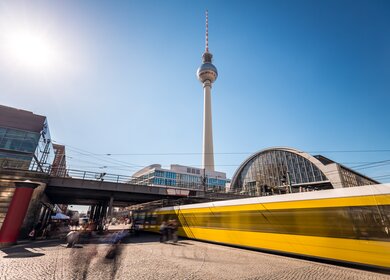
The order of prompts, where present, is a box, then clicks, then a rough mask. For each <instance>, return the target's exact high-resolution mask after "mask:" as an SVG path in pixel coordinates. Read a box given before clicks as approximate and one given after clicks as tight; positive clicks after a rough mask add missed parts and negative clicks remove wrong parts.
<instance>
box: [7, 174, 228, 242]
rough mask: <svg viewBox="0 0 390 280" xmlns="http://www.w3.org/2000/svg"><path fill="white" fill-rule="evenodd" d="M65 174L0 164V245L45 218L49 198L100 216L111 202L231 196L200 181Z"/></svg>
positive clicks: (98, 218) (123, 203)
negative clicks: (167, 182) (170, 183)
mask: <svg viewBox="0 0 390 280" xmlns="http://www.w3.org/2000/svg"><path fill="white" fill-rule="evenodd" d="M64 174H65V175H64V176H52V175H50V172H45V170H42V171H39V172H38V171H29V170H19V169H7V168H0V229H1V230H0V246H1V244H3V245H8V244H13V243H15V242H16V240H17V238H18V236H19V233H20V234H21V235H22V236H23V235H25V236H26V235H27V233H28V231H29V229H31V227H32V226H33V224H34V223H36V222H37V221H39V222H41V223H47V222H48V220H49V218H50V216H51V214H52V213H53V211H54V207H53V205H54V204H65V205H67V204H79V205H91V206H92V207H91V211H90V218H91V219H93V220H95V221H101V220H102V219H103V217H105V216H106V215H111V214H112V208H113V207H125V206H129V205H134V204H140V203H145V202H150V201H155V200H161V199H171V200H175V199H179V198H183V197H194V198H198V199H202V198H203V199H207V200H210V199H214V200H215V199H227V198H232V197H231V196H228V195H227V194H218V193H215V194H213V196H212V197H210V196H209V197H208V198H206V196H205V192H204V189H203V188H202V186H197V187H195V188H194V187H193V188H192V189H191V188H190V186H188V187H187V188H172V187H166V186H156V185H150V184H149V185H148V184H145V182H143V181H141V180H140V179H139V178H134V177H130V176H123V175H114V174H106V173H97V172H90V171H81V170H71V169H69V170H66V172H65V173H64Z"/></svg>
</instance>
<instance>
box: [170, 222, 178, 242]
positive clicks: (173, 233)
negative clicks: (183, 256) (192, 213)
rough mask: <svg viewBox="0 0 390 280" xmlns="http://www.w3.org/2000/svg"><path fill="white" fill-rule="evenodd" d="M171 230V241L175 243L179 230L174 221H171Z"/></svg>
mask: <svg viewBox="0 0 390 280" xmlns="http://www.w3.org/2000/svg"><path fill="white" fill-rule="evenodd" d="M171 228H172V241H173V243H177V230H178V229H179V224H178V223H177V221H176V220H172V223H171Z"/></svg>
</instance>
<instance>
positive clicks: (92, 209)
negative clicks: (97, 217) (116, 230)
mask: <svg viewBox="0 0 390 280" xmlns="http://www.w3.org/2000/svg"><path fill="white" fill-rule="evenodd" d="M95 208H96V206H95V205H91V210H90V211H89V219H90V220H93V215H94V213H95Z"/></svg>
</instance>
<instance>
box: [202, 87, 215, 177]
mask: <svg viewBox="0 0 390 280" xmlns="http://www.w3.org/2000/svg"><path fill="white" fill-rule="evenodd" d="M203 92H204V105H203V158H202V166H203V169H204V170H207V171H214V147H213V126H212V115H211V82H210V81H209V80H206V81H205V82H204V83H203Z"/></svg>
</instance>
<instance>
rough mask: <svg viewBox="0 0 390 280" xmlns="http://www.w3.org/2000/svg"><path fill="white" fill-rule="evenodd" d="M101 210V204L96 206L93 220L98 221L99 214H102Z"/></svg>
mask: <svg viewBox="0 0 390 280" xmlns="http://www.w3.org/2000/svg"><path fill="white" fill-rule="evenodd" d="M100 211H101V205H96V206H95V213H94V215H93V218H92V219H93V221H95V222H96V221H97V220H98V219H99V214H100Z"/></svg>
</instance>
